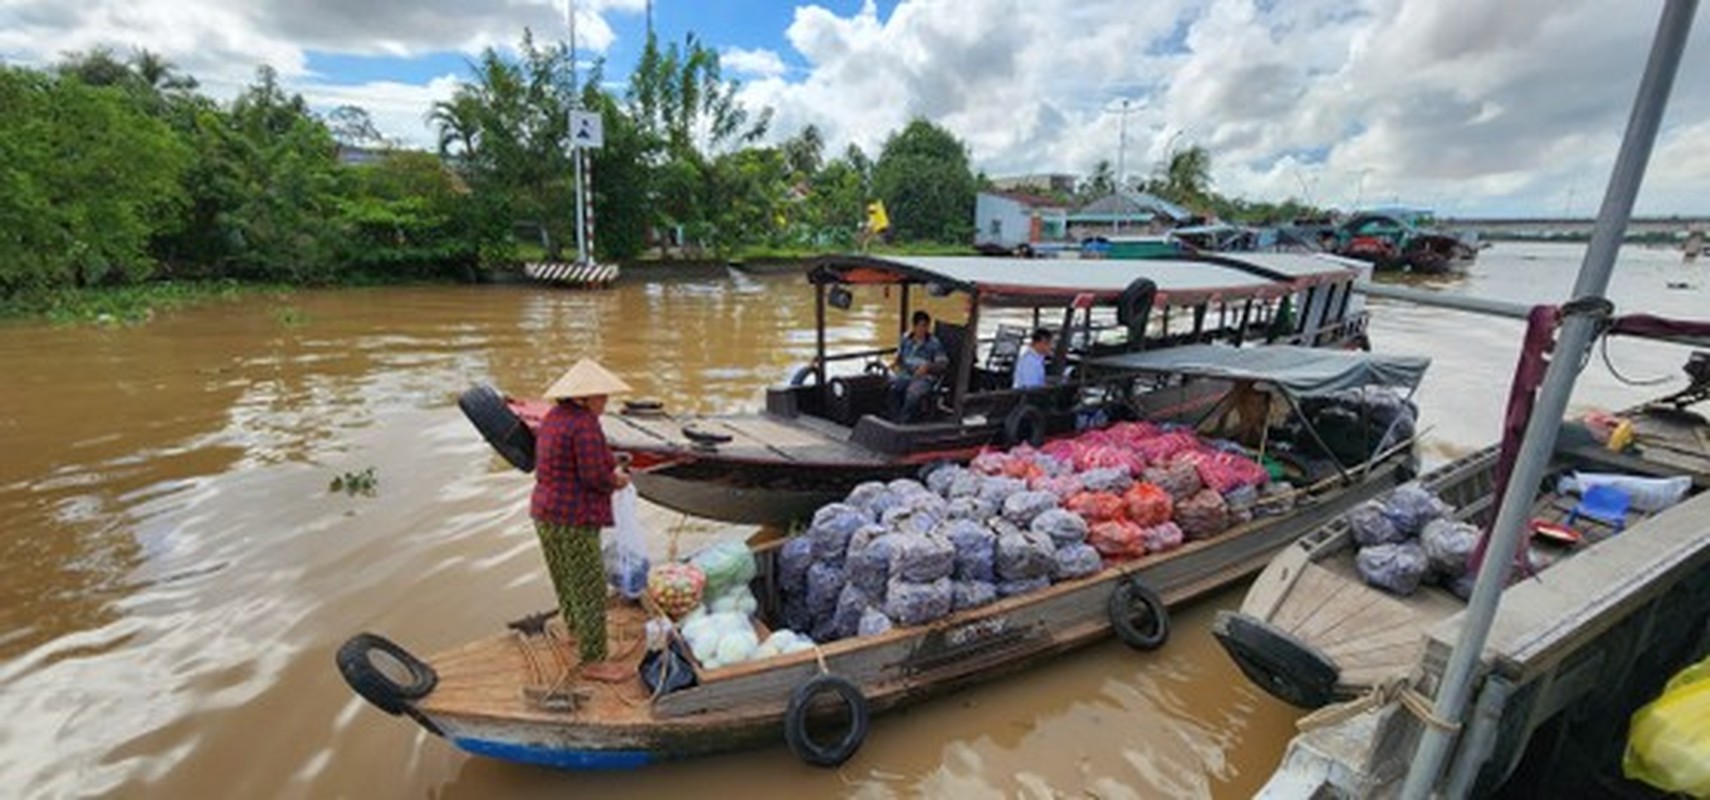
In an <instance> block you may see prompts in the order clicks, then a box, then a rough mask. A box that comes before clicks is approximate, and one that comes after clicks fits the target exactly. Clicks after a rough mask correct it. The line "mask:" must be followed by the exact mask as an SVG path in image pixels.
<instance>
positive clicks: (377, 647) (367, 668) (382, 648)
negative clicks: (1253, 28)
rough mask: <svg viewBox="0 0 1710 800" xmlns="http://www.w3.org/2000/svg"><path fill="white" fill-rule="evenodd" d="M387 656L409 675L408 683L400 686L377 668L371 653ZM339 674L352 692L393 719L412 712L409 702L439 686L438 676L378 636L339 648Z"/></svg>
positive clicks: (352, 640) (360, 636)
mask: <svg viewBox="0 0 1710 800" xmlns="http://www.w3.org/2000/svg"><path fill="white" fill-rule="evenodd" d="M375 652H380V653H385V654H386V655H387V656H388V657H390V658H391V659H393V660H394V661H397V662H398V663H399V664H400V665H401V666H403V668H404V669H405V670H406V671H407V672H408V673H409V680H408V681H407V682H405V683H403V684H399V683H397V682H396V681H394V680H392V679H391V678H390V677H388V676H387V675H386V673H384V672H382V671H381V670H380V668H379V667H377V666H375V665H374V660H373V658H372V657H371V654H372V653H375ZM335 661H336V662H337V664H338V672H339V674H340V675H343V676H344V682H345V683H348V684H350V688H351V691H354V692H356V693H357V694H358V695H361V697H362V699H364V700H367V701H368V702H370V703H372V704H374V707H375V708H378V709H380V710H381V711H384V712H386V713H388V714H392V715H394V716H396V715H398V714H401V713H404V712H405V711H408V710H409V709H410V701H411V700H416V699H419V698H422V697H426V696H427V693H428V692H431V691H433V687H435V686H437V685H438V684H439V675H438V673H435V672H434V671H433V667H430V666H428V665H427V664H426V663H424V662H423V661H422V660H421V659H419V658H416V657H415V656H414V655H411V654H410V651H408V650H405V649H404V648H402V647H400V646H398V644H397V643H395V642H393V641H392V640H391V639H388V638H386V637H384V636H381V635H379V634H377V633H359V634H357V635H355V636H352V637H350V639H348V640H346V641H345V643H344V644H342V645H340V646H339V648H338V655H337V656H335Z"/></svg>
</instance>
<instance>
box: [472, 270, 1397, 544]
mask: <svg viewBox="0 0 1710 800" xmlns="http://www.w3.org/2000/svg"><path fill="white" fill-rule="evenodd" d="M1363 269H1365V267H1364V266H1363V265H1360V264H1357V263H1356V262H1350V261H1347V260H1344V259H1339V258H1336V257H1333V256H1310V255H1299V254H1284V253H1264V254H1243V255H1242V256H1240V257H1239V258H1236V257H1228V256H1208V257H1200V258H1186V257H1184V258H1174V259H1154V260H1130V261H1123V260H1107V261H1086V262H1076V263H1073V264H1069V263H1053V262H1049V261H1037V260H1020V259H1008V258H905V257H892V258H872V257H866V256H835V257H827V258H822V259H820V260H819V261H817V262H816V263H815V264H814V265H813V267H812V268H811V270H810V271H809V273H808V278H809V282H810V284H811V286H812V287H813V290H814V293H815V309H816V336H815V341H816V355H815V358H814V359H813V361H812V363H810V364H808V365H806V366H804V367H802V368H800V369H799V370H798V371H797V373H796V375H795V379H794V380H793V381H792V382H791V384H790V385H788V386H781V387H773V388H770V389H767V390H766V405H765V410H764V411H762V412H761V413H758V414H732V415H713V416H705V417H701V416H696V417H687V416H679V415H675V414H673V413H671V412H670V411H669V409H664V408H660V407H658V406H646V407H638V406H628V407H626V408H625V409H624V410H623V411H621V412H619V413H616V414H610V415H608V416H607V417H606V418H605V420H604V422H605V431H606V436H607V439H608V440H609V441H611V443H612V446H613V447H614V448H615V449H617V450H619V451H621V452H624V453H628V454H629V455H630V456H631V458H632V460H633V463H634V464H635V469H636V475H635V484H636V488H637V489H638V490H639V491H640V492H641V494H642V496H643V497H646V498H647V499H648V500H651V501H652V502H655V503H657V504H659V505H663V506H666V507H668V508H672V509H676V510H679V511H683V512H685V513H688V514H692V515H695V516H699V517H706V518H710V519H718V520H726V521H730V522H740V523H755V524H778V525H783V524H788V523H789V522H791V521H793V520H798V519H801V518H802V517H803V516H804V515H805V514H808V513H811V512H812V510H813V509H815V508H818V507H820V506H822V505H824V504H825V503H827V502H829V501H831V500H833V499H835V498H837V497H839V496H841V495H842V494H844V493H846V492H848V490H849V489H850V488H851V487H853V486H854V485H856V484H858V483H860V482H862V481H866V480H888V479H892V478H896V477H901V476H905V475H908V474H911V473H913V472H915V471H917V470H918V469H919V467H920V466H921V465H922V464H927V463H931V462H935V461H943V460H964V461H965V460H967V459H968V458H971V457H972V456H973V455H974V454H975V453H976V452H978V450H979V449H980V448H982V447H986V446H989V445H994V444H995V445H1010V444H1014V443H1017V442H1020V441H1028V440H1035V441H1036V440H1038V439H1041V438H1045V437H1052V436H1056V435H1059V434H1064V433H1070V432H1073V431H1075V430H1077V429H1078V427H1080V426H1082V425H1084V424H1085V422H1086V420H1087V419H1088V418H1089V417H1093V416H1097V415H1098V414H1099V413H1100V412H1101V411H1103V412H1105V413H1106V415H1109V414H1119V413H1126V412H1125V411H1124V410H1123V409H1122V408H1121V407H1120V406H1121V404H1118V405H1117V406H1112V405H1111V404H1110V403H1108V402H1107V400H1106V398H1107V397H1108V394H1109V393H1108V392H1107V391H1106V389H1105V387H1102V386H1098V385H1095V384H1093V383H1091V382H1089V377H1090V376H1089V375H1088V373H1087V371H1086V370H1084V369H1082V368H1081V367H1082V365H1083V364H1084V363H1085V362H1086V361H1088V360H1090V359H1097V358H1100V357H1104V356H1109V355H1116V354H1121V353H1126V352H1135V351H1141V350H1147V351H1149V350H1156V349H1160V348H1168V347H1175V346H1180V345H1183V344H1193V343H1211V342H1216V343H1223V344H1231V345H1236V346H1241V345H1247V344H1299V345H1306V346H1311V347H1329V348H1346V347H1355V346H1359V345H1362V344H1363V343H1364V342H1365V330H1366V314H1365V311H1364V306H1363V303H1362V302H1361V301H1360V300H1359V299H1358V298H1355V297H1354V284H1355V282H1356V281H1357V280H1358V279H1359V278H1360V277H1361V276H1362V274H1363V273H1362V270H1363ZM861 286H880V287H885V288H886V289H887V292H886V294H887V296H894V297H895V300H896V302H897V304H898V309H899V313H898V316H897V318H896V319H897V320H898V328H897V330H898V331H899V334H898V336H899V338H900V337H901V334H902V333H903V332H906V330H907V328H908V324H907V323H908V318H909V312H910V300H911V297H913V298H918V297H919V295H918V294H917V293H918V292H920V291H923V290H924V291H926V292H928V293H930V294H932V295H934V296H939V297H945V296H957V295H960V296H963V297H965V299H966V303H967V308H968V312H967V316H966V318H965V319H963V320H960V321H953V320H942V319H941V320H938V321H937V323H936V335H937V336H938V338H939V339H940V341H942V342H943V343H944V346H945V349H946V350H947V351H948V352H949V356H950V363H949V367H948V369H947V370H946V371H945V372H944V373H943V375H942V377H941V378H940V380H939V383H938V385H937V386H936V387H935V390H934V393H933V395H932V396H931V398H930V399H929V402H928V408H927V409H926V413H925V415H924V418H923V419H920V420H918V421H914V422H909V423H902V422H897V421H894V420H891V419H889V418H887V416H886V405H887V386H888V381H889V377H888V367H887V363H888V362H887V359H889V358H891V357H892V356H893V355H894V354H895V351H896V348H895V347H894V346H893V347H884V348H879V349H862V350H852V351H843V352H838V351H836V349H835V343H834V342H830V341H828V337H827V327H828V325H830V326H831V327H835V326H836V324H837V323H836V321H835V320H832V319H830V316H831V315H832V314H833V313H837V312H838V310H839V309H845V308H847V307H848V306H849V305H850V304H851V303H852V302H853V292H852V291H851V287H861ZM890 290H894V291H890ZM1029 318H1030V321H1031V325H1028V324H1026V323H1028V322H1029ZM1033 327H1050V328H1055V329H1057V330H1058V331H1060V332H1061V331H1067V332H1068V334H1067V335H1059V336H1058V337H1057V351H1056V353H1055V355H1054V356H1053V359H1052V366H1051V368H1050V369H1051V375H1052V381H1053V385H1052V386H1050V387H1047V388H1040V389H1033V390H1021V391H1017V390H1013V389H1011V388H1010V378H1011V370H1012V368H1013V364H1014V360H1015V358H1016V355H1017V354H1018V353H1019V351H1020V349H1021V348H1022V347H1023V346H1024V340H1025V337H1026V335H1027V333H1028V331H1029V330H1030V328H1033ZM1205 401H1206V398H1205V397H1191V396H1183V395H1181V394H1180V393H1170V392H1165V393H1162V394H1159V395H1158V396H1156V397H1152V398H1148V399H1144V400H1141V401H1139V402H1138V403H1137V404H1136V405H1137V406H1138V407H1139V408H1138V410H1139V412H1140V413H1141V414H1143V415H1165V416H1168V415H1170V414H1174V413H1179V412H1180V411H1181V410H1182V409H1184V408H1192V407H1194V405H1195V404H1196V403H1203V402H1205ZM460 404H461V405H462V406H463V408H464V411H465V413H466V414H467V415H468V416H469V418H470V420H471V421H472V422H474V424H475V426H476V427H477V428H478V429H479V430H480V431H481V432H482V434H483V435H484V436H486V438H487V439H488V441H490V442H492V443H493V444H494V446H495V447H496V448H498V449H499V451H500V452H501V453H502V454H504V455H505V457H506V458H507V459H508V460H509V461H510V462H511V463H512V464H514V465H516V466H517V467H518V468H520V469H523V470H525V471H526V470H529V469H532V467H533V450H532V435H531V434H530V433H529V430H528V429H531V428H532V427H533V426H534V425H535V424H536V422H537V421H538V419H539V417H540V415H541V414H542V413H544V411H545V409H546V406H545V404H544V403H541V402H539V401H531V400H524V399H516V398H506V397H502V396H501V395H500V394H499V393H498V392H497V391H495V390H493V389H491V388H488V387H476V388H475V389H472V390H471V391H470V392H468V393H466V394H465V395H464V397H463V398H462V399H461V400H460ZM519 420H520V423H521V424H519Z"/></svg>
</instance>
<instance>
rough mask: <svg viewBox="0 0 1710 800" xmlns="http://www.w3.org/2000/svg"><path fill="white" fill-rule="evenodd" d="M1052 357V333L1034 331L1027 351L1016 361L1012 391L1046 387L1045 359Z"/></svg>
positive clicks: (1011, 385)
mask: <svg viewBox="0 0 1710 800" xmlns="http://www.w3.org/2000/svg"><path fill="white" fill-rule="evenodd" d="M1050 357H1051V332H1050V331H1048V330H1046V329H1044V328H1039V329H1037V330H1035V331H1033V338H1032V340H1031V341H1030V342H1029V343H1028V345H1027V349H1026V350H1023V351H1021V355H1019V356H1017V357H1016V359H1015V376H1014V380H1013V381H1012V382H1011V383H1010V388H1012V389H1032V388H1035V387H1039V386H1044V385H1045V359H1047V358H1050Z"/></svg>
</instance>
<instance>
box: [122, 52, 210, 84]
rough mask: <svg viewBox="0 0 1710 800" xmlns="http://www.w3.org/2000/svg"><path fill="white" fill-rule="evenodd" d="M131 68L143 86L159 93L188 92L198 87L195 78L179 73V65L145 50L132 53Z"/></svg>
mask: <svg viewBox="0 0 1710 800" xmlns="http://www.w3.org/2000/svg"><path fill="white" fill-rule="evenodd" d="M130 68H131V72H132V73H134V74H135V75H136V76H137V78H138V79H139V80H141V81H142V82H143V85H145V86H148V87H149V88H151V89H154V90H156V91H159V92H172V91H184V92H187V91H190V90H192V89H195V88H196V87H197V85H198V84H197V83H196V79H195V78H192V77H190V76H189V75H184V74H181V73H179V72H178V65H176V64H174V63H172V62H171V61H168V60H166V59H165V58H164V57H162V56H161V55H160V54H158V53H154V52H151V51H149V50H147V49H145V48H141V47H139V48H137V49H136V50H134V51H132V52H131V60H130Z"/></svg>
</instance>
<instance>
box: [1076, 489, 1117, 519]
mask: <svg viewBox="0 0 1710 800" xmlns="http://www.w3.org/2000/svg"><path fill="white" fill-rule="evenodd" d="M1063 507H1064V508H1067V509H1068V510H1070V511H1073V512H1075V513H1076V514H1079V515H1081V518H1082V519H1084V520H1086V521H1087V522H1089V523H1093V522H1103V521H1105V520H1111V519H1121V518H1122V517H1123V516H1124V515H1125V514H1127V513H1128V504H1127V503H1124V502H1123V501H1122V496H1121V495H1118V494H1111V493H1110V492H1081V493H1080V494H1077V495H1074V496H1072V497H1070V498H1069V499H1068V501H1066V502H1064V503H1063Z"/></svg>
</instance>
